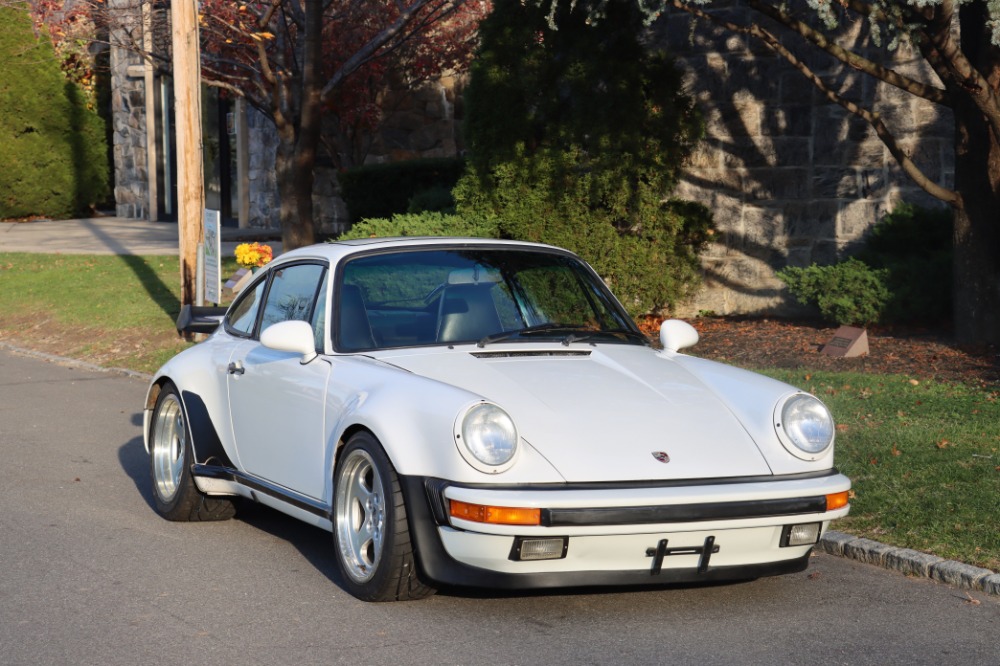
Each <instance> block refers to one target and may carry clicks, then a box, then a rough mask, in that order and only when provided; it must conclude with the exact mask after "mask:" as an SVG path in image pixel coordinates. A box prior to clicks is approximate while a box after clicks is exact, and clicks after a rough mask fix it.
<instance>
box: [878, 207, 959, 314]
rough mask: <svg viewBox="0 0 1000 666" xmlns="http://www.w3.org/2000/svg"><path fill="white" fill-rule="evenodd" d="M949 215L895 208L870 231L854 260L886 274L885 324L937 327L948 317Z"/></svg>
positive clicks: (947, 212) (934, 210)
mask: <svg viewBox="0 0 1000 666" xmlns="http://www.w3.org/2000/svg"><path fill="white" fill-rule="evenodd" d="M952 229H953V224H952V215H951V211H950V210H949V209H947V208H920V207H917V206H913V205H910V204H905V203H904V204H900V205H899V206H897V207H896V209H895V210H893V211H892V212H891V213H889V214H888V215H886V216H885V217H884V218H882V219H881V220H880V221H879V222H877V223H876V224H875V226H874V227H872V230H871V234H870V235H869V237H868V240H867V243H866V245H865V248H864V249H863V250H862V251H861V252H860V253H859V254H858V259H860V260H861V261H863V262H864V263H866V264H867V265H868V266H870V267H872V268H876V269H884V270H886V271H887V277H886V280H885V282H886V286H887V287H888V289H889V293H890V297H889V301H888V303H887V304H886V307H885V313H884V317H883V319H884V320H885V321H888V322H926V323H936V322H939V321H943V320H946V319H947V318H948V317H950V316H951V309H952V294H951V289H952Z"/></svg>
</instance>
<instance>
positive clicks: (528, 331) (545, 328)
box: [476, 323, 589, 347]
mask: <svg viewBox="0 0 1000 666" xmlns="http://www.w3.org/2000/svg"><path fill="white" fill-rule="evenodd" d="M560 331H574V332H578V331H585V329H583V328H581V327H579V326H567V325H566V324H553V323H548V324H539V325H537V326H529V327H528V328H520V329H518V330H516V331H504V332H503V333H493V334H492V335H487V336H486V337H484V338H480V340H479V342H477V343H476V346H477V347H485V346H486V345H488V344H491V343H494V342H501V341H502V340H508V339H510V338H514V337H521V336H523V335H529V336H530V335H534V334H537V333H556V332H560ZM587 332H589V331H587ZM570 335H571V336H572V333H571V334H570Z"/></svg>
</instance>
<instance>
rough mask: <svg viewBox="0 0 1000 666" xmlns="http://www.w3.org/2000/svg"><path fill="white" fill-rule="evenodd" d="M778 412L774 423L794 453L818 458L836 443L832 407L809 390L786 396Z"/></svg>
mask: <svg viewBox="0 0 1000 666" xmlns="http://www.w3.org/2000/svg"><path fill="white" fill-rule="evenodd" d="M779 416H780V417H779V419H778V421H777V422H776V423H775V428H776V430H777V431H778V437H779V438H780V439H781V441H782V443H783V444H785V448H787V449H788V450H789V451H790V452H791V453H792V454H793V455H796V456H798V457H799V458H804V459H806V460H815V459H817V458H819V457H820V456H821V455H822V454H823V453H825V452H826V450H827V449H828V448H830V446H831V445H832V444H833V435H834V426H833V417H832V416H831V415H830V410H828V409H827V408H826V405H824V404H823V403H822V402H820V401H819V400H818V399H816V398H814V397H813V396H811V395H809V394H808V393H796V394H795V395H793V396H791V397H789V398H788V399H787V400H785V403H784V404H783V405H782V406H781V411H780V413H779ZM789 444H791V446H789Z"/></svg>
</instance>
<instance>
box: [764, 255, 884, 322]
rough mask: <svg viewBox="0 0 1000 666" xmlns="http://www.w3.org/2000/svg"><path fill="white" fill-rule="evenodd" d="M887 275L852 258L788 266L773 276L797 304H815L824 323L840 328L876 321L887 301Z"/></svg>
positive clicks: (882, 270)
mask: <svg viewBox="0 0 1000 666" xmlns="http://www.w3.org/2000/svg"><path fill="white" fill-rule="evenodd" d="M887 275H888V271H886V270H884V269H874V268H871V267H869V266H868V265H867V264H865V263H863V262H861V261H859V260H857V259H854V258H853V257H852V258H850V259H848V260H847V261H842V262H840V263H839V264H832V265H830V266H818V265H816V264H813V265H812V266H808V267H806V268H800V267H797V266H789V267H787V268H784V269H782V270H780V271H778V273H777V276H778V278H779V279H780V280H781V281H782V282H784V283H785V284H786V285H788V290H789V291H791V292H792V295H794V296H795V298H796V299H798V301H799V302H800V303H803V304H806V305H815V306H816V307H818V308H819V312H820V314H821V315H822V316H823V318H824V319H825V320H827V321H830V322H833V323H835V324H838V325H841V326H845V325H855V326H867V325H868V324H873V323H876V322H878V321H879V319H880V318H881V316H882V313H883V312H884V311H885V308H886V305H887V303H888V302H889V298H890V294H889V289H888V288H887V287H886V285H885V280H886V277H887Z"/></svg>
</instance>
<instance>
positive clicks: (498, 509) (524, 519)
mask: <svg viewBox="0 0 1000 666" xmlns="http://www.w3.org/2000/svg"><path fill="white" fill-rule="evenodd" d="M448 502H449V504H450V509H449V512H450V513H451V516H452V518H459V519H461V520H471V521H472V522H475V523H492V524H494V525H541V523H542V510H541V509H524V508H518V507H513V506H485V505H482V504H469V503H468V502H459V501H458V500H448Z"/></svg>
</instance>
